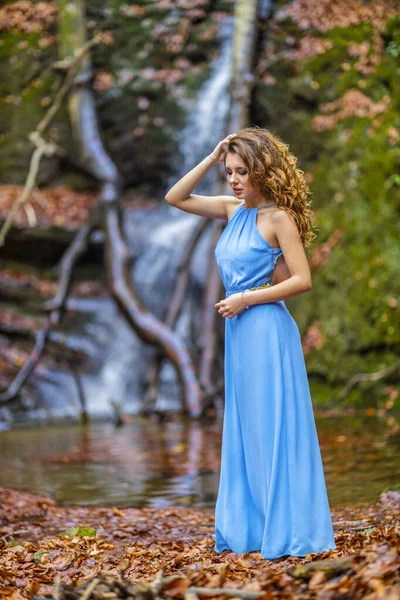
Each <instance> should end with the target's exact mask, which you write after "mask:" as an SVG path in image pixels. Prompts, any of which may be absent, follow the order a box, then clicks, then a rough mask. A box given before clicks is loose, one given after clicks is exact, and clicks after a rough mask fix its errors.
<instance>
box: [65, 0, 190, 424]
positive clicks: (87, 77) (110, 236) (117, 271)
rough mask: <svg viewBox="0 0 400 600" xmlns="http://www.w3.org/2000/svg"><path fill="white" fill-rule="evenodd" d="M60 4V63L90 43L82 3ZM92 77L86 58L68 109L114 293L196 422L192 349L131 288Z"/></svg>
mask: <svg viewBox="0 0 400 600" xmlns="http://www.w3.org/2000/svg"><path fill="white" fill-rule="evenodd" d="M59 3H60V16H59V23H60V40H61V41H60V51H61V58H68V57H70V56H71V55H73V54H74V51H75V50H76V49H77V48H79V47H80V46H82V45H83V44H84V43H85V41H86V30H85V14H84V3H83V0H73V1H68V0H59ZM91 78H92V71H91V65H90V59H89V58H88V57H87V58H86V59H85V60H84V61H83V63H82V68H81V70H80V72H79V73H78V75H77V77H76V80H75V85H74V86H73V88H72V90H71V92H70V94H69V99H68V108H69V115H70V119H71V125H72V132H73V138H74V141H75V144H76V148H77V152H78V154H79V158H80V161H81V162H82V163H83V165H84V166H85V167H86V168H87V169H88V170H89V171H90V172H91V173H92V174H93V175H94V176H95V177H96V179H97V180H98V181H99V183H100V193H99V198H98V202H99V203H100V205H101V208H102V214H103V228H104V232H105V236H106V266H107V273H108V278H109V282H110V286H111V291H112V294H113V296H114V298H115V300H116V302H117V303H118V305H119V307H120V309H121V311H122V313H123V314H124V316H125V317H126V319H127V321H128V322H129V324H130V325H131V327H132V328H133V329H134V330H135V332H136V333H137V334H138V336H139V337H140V338H141V339H142V340H143V341H145V342H149V343H152V344H155V345H157V346H159V347H160V349H161V350H162V351H163V353H165V355H166V356H167V357H168V358H169V359H170V360H171V361H172V362H173V364H174V365H175V367H176V369H177V372H178V376H179V379H180V381H181V384H182V387H183V396H184V404H185V407H186V409H187V410H188V411H189V412H190V414H191V415H192V416H194V417H195V416H198V415H199V414H200V411H201V391H200V387H199V384H198V381H197V378H196V375H195V371H194V366H193V363H192V360H191V356H190V354H189V352H188V349H187V348H186V346H185V344H184V342H183V341H182V340H181V339H180V338H179V336H178V335H176V334H175V333H174V332H173V331H172V330H171V329H170V328H169V327H167V326H166V325H165V324H164V323H162V322H161V321H159V320H158V319H157V318H156V317H155V315H153V314H152V313H150V312H149V311H148V310H147V309H146V307H145V306H144V305H143V304H142V302H141V301H140V299H139V298H138V297H137V295H136V293H135V290H134V288H133V285H132V280H131V267H132V263H133V262H134V260H135V257H134V256H133V255H132V254H131V253H130V251H129V249H128V246H127V243H126V239H125V234H124V230H123V221H122V207H121V190H122V181H121V177H120V175H119V173H118V171H117V168H116V166H115V165H114V163H113V162H112V160H111V158H110V157H109V156H108V154H107V153H106V151H105V149H104V146H103V143H102V141H101V139H100V134H99V127H98V123H97V117H96V109H95V104H94V98H93V94H92V91H91V87H90V81H91Z"/></svg>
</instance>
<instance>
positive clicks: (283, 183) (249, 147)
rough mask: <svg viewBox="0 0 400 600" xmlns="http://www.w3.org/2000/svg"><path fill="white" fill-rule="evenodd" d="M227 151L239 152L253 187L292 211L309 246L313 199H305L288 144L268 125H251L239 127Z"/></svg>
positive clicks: (304, 186)
mask: <svg viewBox="0 0 400 600" xmlns="http://www.w3.org/2000/svg"><path fill="white" fill-rule="evenodd" d="M227 152H233V153H236V154H238V155H239V156H240V158H241V159H242V160H243V162H244V163H245V165H246V167H247V168H248V169H249V181H250V183H251V185H252V186H253V187H254V188H255V189H260V190H261V192H262V194H263V195H264V196H265V197H266V198H267V199H268V200H271V201H273V202H275V203H276V205H277V206H278V207H280V208H282V209H283V210H286V211H287V212H288V213H289V214H290V215H292V217H293V220H294V222H295V223H296V225H297V228H298V230H299V234H300V238H301V241H302V244H303V246H304V247H305V248H308V247H309V246H310V244H311V242H312V241H313V240H314V239H315V238H316V237H317V236H316V234H315V233H314V231H313V230H315V227H314V225H313V224H312V221H311V215H312V214H313V211H312V210H310V208H309V207H310V206H311V204H312V202H311V201H307V196H308V195H311V191H310V189H309V187H308V185H307V183H306V181H305V179H304V172H303V171H301V170H300V169H298V168H297V166H296V165H297V158H296V157H295V156H294V155H293V154H291V152H289V146H288V145H287V144H285V143H284V142H282V140H280V139H279V138H278V137H277V136H276V135H273V134H272V133H271V132H270V131H268V130H267V129H262V128H261V127H258V126H256V125H254V126H252V127H246V128H245V129H241V130H240V131H239V132H238V133H237V134H236V135H235V137H233V138H232V139H231V140H230V141H229V143H228V144H227Z"/></svg>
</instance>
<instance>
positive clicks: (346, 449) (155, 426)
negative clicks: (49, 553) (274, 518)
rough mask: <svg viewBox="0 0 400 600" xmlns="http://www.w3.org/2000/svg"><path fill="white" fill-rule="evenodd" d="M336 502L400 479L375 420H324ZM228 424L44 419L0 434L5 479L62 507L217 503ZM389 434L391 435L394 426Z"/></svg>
mask: <svg viewBox="0 0 400 600" xmlns="http://www.w3.org/2000/svg"><path fill="white" fill-rule="evenodd" d="M316 421H317V429H318V437H319V440H320V445H321V451H322V457H323V461H324V469H325V474H326V480H327V487H328V494H329V499H330V503H331V505H332V506H334V505H340V504H351V503H354V502H370V501H374V500H376V499H377V498H378V497H379V494H380V493H381V491H382V490H383V489H384V488H385V487H387V486H389V485H393V484H395V483H398V482H399V481H400V453H399V435H398V433H397V434H396V435H388V428H387V425H385V422H384V420H382V419H377V418H375V417H368V416H361V417H349V416H346V417H318V416H317V419H316ZM221 426H222V424H221V422H216V423H212V424H208V425H201V424H199V423H191V422H188V421H185V420H171V421H167V422H164V423H158V422H154V421H152V420H149V419H143V418H135V419H134V420H132V422H130V423H128V424H127V425H126V426H125V427H123V428H120V429H117V430H116V429H114V428H113V427H112V426H110V425H108V424H104V423H95V424H93V425H91V426H90V427H88V428H81V427H79V426H75V425H74V426H48V425H47V426H43V427H40V428H35V429H23V430H22V429H16V430H12V431H3V432H0V452H1V457H2V461H1V468H0V486H2V487H8V488H13V489H19V490H26V491H31V492H34V493H37V494H46V495H50V496H51V497H52V498H54V499H55V500H57V501H58V502H60V503H63V504H66V505H68V504H93V505H110V504H111V505H118V506H144V505H146V506H153V507H167V506H171V505H182V506H195V507H204V508H210V507H213V506H214V504H215V498H216V492H217V488H218V479H219V463H220V452H221ZM389 433H390V432H389Z"/></svg>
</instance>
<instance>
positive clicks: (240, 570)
mask: <svg viewBox="0 0 400 600" xmlns="http://www.w3.org/2000/svg"><path fill="white" fill-rule="evenodd" d="M0 507H1V512H0V598H1V599H3V598H4V599H10V598H11V599H12V600H21V599H25V598H57V599H58V600H62V599H64V598H66V599H67V598H80V599H83V598H85V600H88V599H89V598H104V599H105V598H108V599H113V598H128V597H130V598H140V599H144V598H147V599H149V600H150V599H152V598H154V599H156V598H170V599H171V598H177V599H182V600H183V599H184V600H194V599H196V598H212V597H218V598H221V600H223V599H224V597H225V598H226V597H230V598H232V597H234V598H247V599H248V600H249V599H251V598H261V599H273V598H284V599H291V598H318V599H321V598H322V599H323V600H330V599H336V598H341V599H345V598H346V599H347V598H362V599H363V600H369V599H372V598H385V600H395V598H399V597H400V573H399V569H398V565H399V554H400V536H399V533H400V493H399V492H396V491H388V492H386V493H382V494H381V496H380V499H379V500H378V501H377V502H375V503H373V504H369V505H366V504H357V505H353V506H347V507H335V508H332V509H331V510H332V519H333V526H334V531H335V541H336V545H337V547H336V549H334V550H328V551H325V552H323V553H320V554H312V553H310V554H307V556H305V557H294V556H290V557H287V558H280V559H275V560H267V559H264V558H263V557H262V556H261V555H260V554H259V553H258V552H249V553H246V554H241V555H238V554H235V553H233V552H227V553H221V554H217V553H215V552H214V539H213V528H214V511H213V510H211V509H208V510H203V509H194V508H180V507H172V508H171V507H170V508H167V509H158V508H124V509H119V508H118V507H104V508H93V507H89V508H88V507H77V506H75V507H61V506H59V505H57V504H56V503H55V502H53V501H52V500H51V499H49V498H44V497H39V496H34V495H32V494H29V493H25V492H17V491H13V490H8V489H4V488H0ZM221 587H223V588H224V590H225V593H224V592H223V591H222V590H217V588H221ZM205 588H207V589H205ZM212 590H214V591H212Z"/></svg>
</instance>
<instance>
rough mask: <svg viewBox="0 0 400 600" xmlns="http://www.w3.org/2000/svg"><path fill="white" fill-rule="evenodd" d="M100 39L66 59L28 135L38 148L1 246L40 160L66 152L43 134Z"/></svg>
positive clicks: (2, 231)
mask: <svg viewBox="0 0 400 600" xmlns="http://www.w3.org/2000/svg"><path fill="white" fill-rule="evenodd" d="M100 41H101V37H100V36H95V37H94V38H92V39H91V40H90V41H88V42H87V43H85V44H83V45H82V47H81V48H79V49H77V51H76V54H75V56H74V58H73V59H72V60H70V61H66V62H65V63H64V64H63V66H64V68H68V71H67V74H66V76H65V79H64V82H63V84H62V85H61V87H60V89H59V90H58V92H57V94H56V96H55V98H54V101H53V103H52V104H51V105H50V107H49V109H48V111H47V112H46V114H45V116H44V117H43V119H42V120H41V121H40V122H39V124H38V126H37V127H36V130H35V131H33V132H32V133H30V134H29V136H28V137H29V139H30V141H31V142H32V143H33V144H34V145H35V146H36V149H35V150H34V152H33V154H32V158H31V161H30V165H29V171H28V175H27V178H26V181H25V185H24V189H23V190H22V193H21V195H20V196H19V198H17V200H16V201H15V202H14V204H13V206H12V208H11V210H10V212H9V214H8V215H7V218H6V220H5V222H4V223H3V226H2V228H1V229H0V246H4V244H5V239H6V236H7V233H8V232H9V230H10V228H11V226H12V224H13V222H14V219H15V216H16V214H17V212H18V210H19V208H21V207H22V206H24V204H26V203H27V202H28V200H29V198H30V195H31V192H32V189H33V187H34V186H35V185H36V177H37V174H38V172H39V166H40V161H41V159H42V157H43V155H45V156H47V157H50V156H53V155H54V154H55V153H56V152H58V153H60V154H61V155H62V154H64V155H65V153H63V151H62V150H61V149H57V146H56V144H53V143H49V142H46V140H44V139H43V134H44V131H45V129H46V128H47V127H48V125H49V124H50V123H51V121H52V120H53V118H54V116H55V115H56V114H57V111H58V110H59V109H60V107H61V104H62V101H63V100H64V97H65V96H66V94H67V93H68V91H69V89H70V87H71V85H72V84H73V81H74V78H75V75H76V70H77V68H79V66H80V62H81V60H82V58H83V57H84V56H85V55H86V53H87V52H88V51H89V50H90V49H91V48H92V46H94V45H95V44H98V43H99V42H100ZM58 65H60V63H58Z"/></svg>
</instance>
